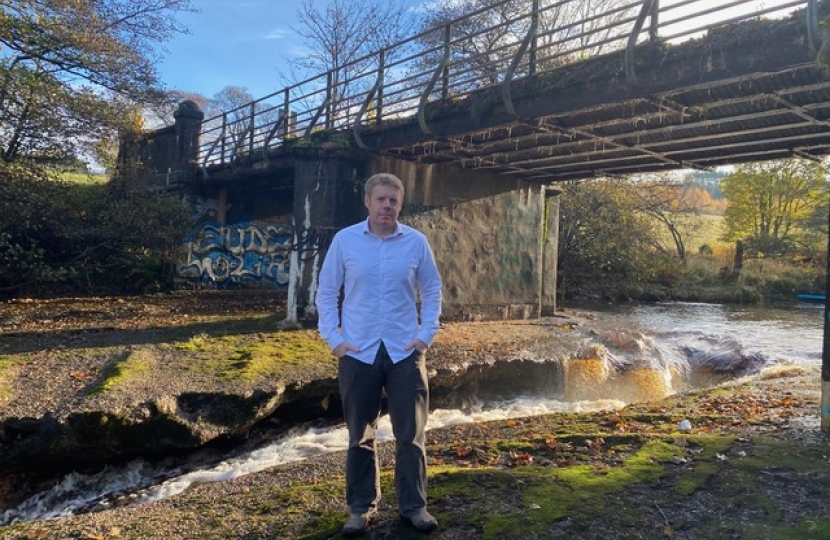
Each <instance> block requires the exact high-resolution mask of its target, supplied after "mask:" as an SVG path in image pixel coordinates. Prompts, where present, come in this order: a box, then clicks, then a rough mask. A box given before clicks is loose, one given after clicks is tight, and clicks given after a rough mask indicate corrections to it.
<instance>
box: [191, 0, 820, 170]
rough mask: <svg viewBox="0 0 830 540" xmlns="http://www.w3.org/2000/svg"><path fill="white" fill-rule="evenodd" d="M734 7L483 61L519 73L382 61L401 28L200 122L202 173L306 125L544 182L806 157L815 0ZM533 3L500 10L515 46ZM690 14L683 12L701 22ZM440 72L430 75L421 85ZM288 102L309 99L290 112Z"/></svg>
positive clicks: (815, 127) (412, 154)
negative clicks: (353, 58) (514, 11)
mask: <svg viewBox="0 0 830 540" xmlns="http://www.w3.org/2000/svg"><path fill="white" fill-rule="evenodd" d="M567 1H568V2H571V1H581V0H567ZM655 1H656V0H655ZM667 1H668V0H667ZM781 1H784V0H781ZM648 2H649V0H646V3H644V4H643V9H644V11H641V13H640V16H641V17H642V16H643V15H644V14H645V13H646V11H645V10H646V8H647V7H648ZM689 2H692V3H693V4H694V3H695V2H698V3H700V2H703V0H689V1H685V0H684V1H674V0H672V1H670V2H669V3H668V5H666V6H663V7H661V8H660V14H661V15H663V14H665V15H669V14H670V13H672V11H671V10H672V9H674V8H677V7H678V6H684V5H685V4H688V3H689ZM749 2H750V0H739V1H738V2H737V3H739V4H740V8H741V9H742V10H744V12H742V14H741V15H740V16H739V17H737V18H734V19H727V20H725V21H723V20H719V21H715V22H713V23H711V24H709V23H705V24H703V26H700V27H699V28H698V31H696V32H695V33H694V34H693V35H694V36H695V37H693V38H689V39H685V40H683V41H677V40H672V39H668V40H663V39H662V38H660V37H659V32H658V29H662V28H664V23H663V22H660V21H662V19H659V17H656V16H652V19H653V20H652V23H653V24H654V28H653V32H652V35H651V37H650V38H649V39H648V40H646V41H640V42H639V45H638V44H637V38H638V35H639V30H637V29H636V28H635V29H634V30H633V31H630V32H629V31H628V30H626V31H620V32H618V33H617V34H615V36H616V37H615V38H614V39H615V40H616V41H615V43H618V44H619V43H622V42H625V41H627V43H628V45H627V46H624V47H622V46H621V47H618V48H616V49H614V48H613V47H612V48H610V49H609V50H612V51H613V52H610V53H606V54H603V55H594V56H591V55H590V54H586V57H587V59H582V60H578V61H572V60H571V58H572V57H573V55H574V54H576V57H581V55H582V54H583V53H586V51H589V49H583V48H579V47H580V46H579V45H577V46H575V47H576V48H575V49H573V51H570V53H569V54H570V55H571V56H562V55H561V54H560V55H559V56H556V55H555V54H554V53H553V52H551V51H547V54H548V56H547V57H546V60H545V61H546V62H547V64H545V63H544V62H543V61H542V60H541V59H540V58H541V56H539V57H538V58H537V55H536V54H533V55H528V54H526V51H525V50H524V49H523V46H524V45H526V44H527V43H530V42H532V43H536V41H532V40H531V41H524V42H521V43H520V41H521V40H519V41H516V42H513V43H512V44H510V46H508V47H504V48H503V50H501V52H500V54H501V55H502V57H500V58H498V59H497V65H498V66H500V67H501V68H503V67H504V66H505V65H508V64H510V63H511V61H512V62H513V64H512V65H513V66H516V65H519V66H521V70H520V71H519V72H515V73H513V72H511V70H510V69H509V68H508V69H505V70H504V71H498V72H497V73H495V72H494V73H490V74H489V75H488V74H487V71H486V70H483V69H478V68H476V69H471V68H469V64H470V63H471V62H482V61H484V60H486V59H487V58H489V56H488V54H489V53H487V54H484V55H483V56H478V57H472V58H470V57H466V56H465V57H462V58H460V59H457V60H455V61H454V62H455V63H453V62H449V63H443V64H442V63H441V62H438V64H437V66H438V68H437V69H436V67H435V62H437V59H436V58H435V54H436V52H437V51H440V48H438V49H434V48H433V49H427V50H426V51H427V52H425V53H423V54H420V53H419V54H411V55H410V56H408V57H406V58H405V59H403V60H396V61H395V62H397V63H396V64H394V65H390V64H388V63H387V64H385V63H384V62H385V61H386V60H388V59H391V58H394V57H395V51H398V53H397V54H399V55H400V54H401V53H400V50H408V49H407V47H416V48H417V47H419V46H422V42H424V40H425V37H424V36H427V37H428V36H429V35H432V34H425V35H422V36H415V37H413V38H411V39H410V40H407V41H405V42H402V43H400V44H396V45H394V46H390V47H389V48H387V49H384V50H382V51H380V52H379V53H378V54H377V55H376V56H377V58H375V57H372V58H369V59H367V61H369V64H372V62H375V61H377V63H378V66H377V69H374V70H373V69H369V68H366V69H364V71H361V72H360V73H359V74H358V75H356V76H355V77H354V78H352V79H350V80H340V81H339V82H334V80H335V79H336V77H334V75H333V74H334V73H335V71H336V70H335V71H331V72H329V73H328V74H326V76H325V77H317V78H313V79H309V81H306V83H305V85H304V84H299V85H295V86H294V87H289V88H286V89H284V91H282V92H281V93H277V94H273V95H272V96H269V97H266V98H263V99H261V100H257V101H255V102H252V103H250V104H247V105H245V106H244V107H241V108H239V109H237V110H235V111H230V112H228V113H223V115H221V116H220V117H216V118H213V119H210V120H207V121H205V123H204V124H203V129H202V144H201V147H200V154H199V161H200V165H201V171H202V178H203V179H206V178H210V179H211V180H212V181H223V179H225V180H228V181H230V180H231V179H232V177H233V176H234V174H235V173H234V172H233V170H235V171H236V172H239V166H243V167H246V168H247V170H248V172H252V173H256V171H257V170H259V171H263V169H264V168H265V165H268V166H269V167H270V168H272V169H273V167H277V168H286V169H290V167H291V160H292V156H293V155H295V154H296V153H297V152H298V151H300V150H299V149H300V148H304V147H308V146H309V145H312V146H313V144H314V143H313V140H312V141H311V142H310V141H309V140H307V139H308V137H309V136H313V135H314V132H315V131H316V130H323V131H324V134H325V133H328V134H329V135H331V134H332V133H335V134H337V137H336V138H338V139H339V140H340V141H341V142H342V141H343V140H346V139H349V140H350V141H351V144H352V145H353V146H359V147H360V148H361V149H362V150H365V151H369V152H373V153H376V154H384V155H391V156H395V157H398V158H401V159H406V160H413V161H417V162H419V163H451V164H455V165H457V166H459V167H462V168H465V169H481V170H486V171H488V172H492V173H496V174H503V175H505V176H506V177H512V178H519V179H522V180H526V181H532V182H545V183H547V182H556V181H562V180H569V179H580V178H590V177H598V176H614V175H629V174H637V173H649V172H654V171H665V170H673V169H681V168H696V169H703V170H710V169H712V168H714V167H716V166H719V165H724V164H735V163H742V162H750V161H764V160H772V159H780V158H787V157H794V156H797V157H803V158H808V159H820V158H821V157H822V156H825V155H827V154H830V123H828V120H830V69H828V67H827V66H828V65H830V52H828V53H827V54H826V55H825V54H824V53H822V52H819V54H818V57H820V58H824V57H825V56H826V57H827V62H826V65H821V62H817V60H816V58H817V53H816V48H818V47H819V46H821V48H822V49H827V50H828V51H830V43H827V44H825V45H821V39H817V37H816V35H817V30H816V26H817V25H816V24H815V19H816V17H817V15H816V14H815V11H814V10H815V9H816V6H815V0H809V2H808V4H807V7H806V8H805V9H801V7H802V6H804V4H803V3H802V2H801V0H793V2H790V3H786V2H785V3H784V4H782V5H781V6H778V7H777V8H775V9H778V10H779V11H778V12H780V10H781V9H793V8H796V9H795V11H792V12H788V13H787V15H786V16H785V17H783V18H766V17H764V16H757V15H756V16H753V13H752V12H750V11H748V10H749V9H750V7H751V4H750V3H749ZM658 4H659V2H658V3H654V4H653V6H654V7H655V8H656V7H657V6H658ZM734 4H735V2H730V3H728V4H726V5H725V6H724V7H727V6H734ZM533 5H534V8H533V10H531V11H528V12H527V13H525V14H523V15H522V16H521V18H518V19H516V21H522V22H525V23H527V24H530V27H529V28H530V29H529V31H528V33H527V34H526V36H527V37H526V39H527V40H530V38H533V40H537V39H538V32H536V31H535V30H534V28H533V25H532V24H531V22H532V21H535V18H537V16H538V17H541V16H542V15H543V14H544V13H549V11H547V12H546V11H544V10H550V9H553V7H554V6H557V5H559V3H550V2H541V3H540V0H534V2H533ZM539 6H547V7H539ZM700 6H702V7H701V9H702V8H703V7H707V6H708V7H707V9H708V10H709V11H714V10H717V9H720V7H711V3H709V4H705V5H704V4H703V3H701V4H700ZM686 7H689V6H686ZM693 7H695V8H697V7H699V6H697V4H695V6H693ZM773 11H774V10H773ZM705 13H706V12H704V14H703V15H700V14H698V15H699V16H701V17H704V18H706V17H707V15H706V14H705ZM473 15H475V14H473ZM473 15H471V16H473ZM683 20H685V19H684V17H679V18H675V21H683ZM626 21H628V19H624V20H621V21H618V23H619V24H620V25H622V26H621V28H623V29H627V28H628V27H627V26H626V24H628V23H627V22H626ZM811 21H812V23H811ZM672 24H673V23H665V28H669V29H671V28H672V27H673V26H672ZM675 26H676V24H675ZM449 28H450V25H448V26H447V33H446V36H447V37H446V40H445V41H444V48H445V50H446V51H450V50H451V49H452V48H453V47H457V46H458V44H459V43H460V42H461V41H462V40H464V39H468V38H465V37H462V38H458V39H454V40H450V37H449V36H450V31H449ZM496 28H498V29H500V28H501V27H500V26H497V27H496ZM523 28H524V27H523ZM437 31H440V33H443V30H442V29H440V28H438V29H437ZM674 35H678V34H674ZM597 39H599V38H597ZM540 46H541V45H540ZM537 52H539V54H540V55H541V53H542V52H543V51H542V50H541V49H540V50H539V51H537ZM563 54H564V53H563ZM430 55H432V56H430ZM528 56H530V60H527V61H525V58H526V57H528ZM563 58H564V60H563ZM511 59H512V60H511ZM445 60H446V59H445ZM554 60H556V62H554V64H556V65H554V64H551V62H553V61H554ZM517 62H518V63H517ZM557 62H558V64H557ZM423 64H427V65H428V67H425V66H424V65H423ZM442 70H443V82H442V83H441V84H437V85H431V84H432V83H436V82H438V81H440V79H441V74H442ZM410 72H412V73H414V74H410ZM430 76H431V77H432V81H431V83H428V82H427V79H429V78H430ZM471 77H472V78H471ZM372 80H375V82H374V87H373V88H372V90H370V91H369V90H367V87H368V86H371V84H370V83H371V82H372ZM442 84H443V86H441V85H442ZM306 86H307V87H308V88H306ZM473 88H478V89H473ZM347 91H349V92H351V93H347ZM336 95H337V96H340V98H339V100H336V101H335V100H332V96H336ZM272 98H273V99H277V100H279V99H280V98H281V99H282V100H283V104H282V106H278V105H275V104H273V103H271V104H269V102H268V99H272ZM303 100H306V101H310V102H313V104H312V105H304V106H303V107H300V106H301V105H302V103H303ZM370 109H371V111H370ZM285 111H291V113H290V114H283V113H284V112H285ZM277 113H279V114H278V115H277ZM275 115H277V116H275ZM343 135H347V137H344V136H343ZM329 138H331V137H329ZM312 139H313V137H312ZM228 168H231V169H233V170H232V171H228Z"/></svg>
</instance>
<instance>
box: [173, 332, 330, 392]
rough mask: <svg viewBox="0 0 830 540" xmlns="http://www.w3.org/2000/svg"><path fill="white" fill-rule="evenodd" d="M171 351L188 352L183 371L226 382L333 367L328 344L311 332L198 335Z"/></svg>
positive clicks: (245, 380)
mask: <svg viewBox="0 0 830 540" xmlns="http://www.w3.org/2000/svg"><path fill="white" fill-rule="evenodd" d="M174 348H175V349H177V350H179V351H185V352H188V353H190V354H189V355H188V356H187V360H186V367H187V369H190V370H193V371H197V372H201V373H205V374H208V375H210V376H213V377H217V378H219V379H221V380H224V381H228V382H250V381H254V380H256V379H259V378H263V377H273V376H278V375H279V374H280V373H282V372H283V371H284V370H285V369H286V368H295V367H298V366H299V367H302V366H317V367H321V366H324V365H326V364H328V363H331V364H332V365H333V364H334V358H333V357H332V356H331V351H329V348H328V345H327V344H326V343H325V342H324V341H323V340H322V339H321V338H320V337H319V335H318V334H317V332H315V331H312V330H297V331H292V332H276V333H257V334H248V335H227V336H218V337H210V336H208V335H205V334H199V335H196V336H194V337H192V338H191V339H189V340H188V341H186V342H180V343H176V344H175V345H174ZM332 369H333V368H332Z"/></svg>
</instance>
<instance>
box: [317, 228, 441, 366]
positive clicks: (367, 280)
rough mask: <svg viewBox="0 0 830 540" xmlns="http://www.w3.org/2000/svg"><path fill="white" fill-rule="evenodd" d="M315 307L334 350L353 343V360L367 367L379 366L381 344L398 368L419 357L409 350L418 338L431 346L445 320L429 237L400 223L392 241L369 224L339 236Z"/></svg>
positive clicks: (326, 264) (324, 270)
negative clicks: (418, 295) (402, 362)
mask: <svg viewBox="0 0 830 540" xmlns="http://www.w3.org/2000/svg"><path fill="white" fill-rule="evenodd" d="M341 286H343V287H344V292H345V296H344V300H343V310H342V317H341V316H339V313H338V299H339V297H340V287H341ZM416 286H417V291H418V293H419V294H420V300H421V324H420V327H419V325H418V307H417V304H416ZM315 304H316V305H317V314H318V317H319V322H318V329H319V331H320V335H321V336H322V337H323V339H325V340H326V343H328V345H329V347H331V349H332V350H334V349H335V348H337V346H338V345H340V344H341V343H343V342H348V343H350V344H352V345H354V346H355V347H358V348H359V351H358V352H349V353H348V355H349V356H352V357H354V358H356V359H358V360H360V361H361V362H365V363H367V364H371V363H373V362H374V360H375V355H376V354H377V352H378V349H379V348H380V344H381V341H383V343H384V344H385V345H386V350H387V352H388V353H389V357H390V358H391V359H392V361H393V362H395V363H397V362H400V361H401V360H403V359H404V358H407V357H408V356H409V355H411V354H412V353H413V352H414V349H411V350H408V351H407V350H404V347H406V345H408V344H409V343H411V342H412V341H413V340H414V339H416V338H417V339H420V340H421V341H423V342H424V343H425V344H426V345H427V346H429V345H431V344H432V341H433V339H434V338H435V334H436V333H437V332H438V327H439V322H438V319H439V317H440V315H441V278H440V276H439V275H438V268H437V267H436V266H435V257H434V256H433V254H432V249H430V247H429V243H428V242H427V239H426V236H424V235H423V233H421V232H420V231H418V230H416V229H413V228H412V227H409V226H407V225H404V224H402V223H396V225H395V231H394V232H393V233H392V235H391V236H389V237H387V238H380V237H379V236H375V235H374V234H372V232H371V231H370V230H369V220H368V219H367V220H366V221H362V222H360V223H356V224H355V225H352V226H350V227H346V228H345V229H343V230H341V231H339V232H338V233H337V234H336V235H335V236H334V239H333V240H332V242H331V246H330V247H329V250H328V253H327V254H326V258H325V260H324V261H323V266H322V268H321V269H320V282H319V286H318V288H317V296H316V299H315Z"/></svg>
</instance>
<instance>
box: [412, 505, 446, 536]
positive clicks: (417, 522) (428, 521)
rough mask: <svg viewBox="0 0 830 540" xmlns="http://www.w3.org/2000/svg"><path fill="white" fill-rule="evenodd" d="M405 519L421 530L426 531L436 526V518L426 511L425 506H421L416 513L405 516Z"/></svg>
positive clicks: (430, 530) (432, 529)
mask: <svg viewBox="0 0 830 540" xmlns="http://www.w3.org/2000/svg"><path fill="white" fill-rule="evenodd" d="M404 519H405V520H407V521H409V522H410V523H412V526H413V527H415V528H416V529H418V530H419V531H421V532H424V533H428V532H432V531H434V530H435V529H437V528H438V520H437V519H435V518H434V517H432V514H430V513H429V512H427V510H426V508H421V509H420V510H418V512H417V513H415V514H413V515H411V516H409V517H405V518H404Z"/></svg>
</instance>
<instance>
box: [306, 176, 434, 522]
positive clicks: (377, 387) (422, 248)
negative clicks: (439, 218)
mask: <svg viewBox="0 0 830 540" xmlns="http://www.w3.org/2000/svg"><path fill="white" fill-rule="evenodd" d="M403 197H404V187H403V183H402V182H401V180H400V179H399V178H398V177H397V176H395V175H392V174H387V173H381V174H376V175H374V176H372V177H371V178H369V180H368V181H367V182H366V186H365V188H364V199H363V202H364V204H365V205H366V208H367V209H368V210H369V217H368V218H367V219H366V221H363V222H360V223H357V224H355V225H352V226H350V227H347V228H345V229H343V230H342V231H340V232H338V233H337V234H336V235H335V236H334V239H333V240H332V243H331V246H330V247H329V250H328V253H327V254H326V258H325V260H324V262H323V266H322V268H321V270H320V282H319V286H318V289H317V297H316V305H317V312H318V316H319V325H318V328H319V331H320V335H321V336H322V337H323V339H325V340H326V342H327V343H328V345H329V347H331V349H332V352H333V354H334V355H335V356H336V357H337V358H338V381H339V384H340V396H341V398H342V401H343V416H344V417H345V420H346V426H347V428H348V431H349V448H348V451H347V454H346V503H347V504H348V507H349V512H350V514H349V518H348V520H347V521H346V524H345V526H344V527H343V534H344V535H345V536H358V535H361V534H363V533H364V532H365V530H366V526H367V525H368V523H369V521H370V520H371V519H372V517H373V516H374V515H375V514H376V512H377V504H378V501H379V500H380V478H379V465H378V459H377V455H376V453H375V431H376V429H377V424H378V420H379V418H380V412H381V397H382V394H383V391H384V390H385V391H386V396H387V400H388V406H389V417H390V420H391V422H392V431H393V433H394V435H395V439H396V448H395V492H396V495H397V499H398V511H399V512H400V515H401V517H403V518H404V519H406V520H408V521H409V522H410V523H412V525H414V526H415V527H416V528H417V529H418V530H420V531H423V532H429V531H432V530H433V529H435V528H436V527H437V526H438V522H437V521H436V520H435V518H434V517H432V516H431V515H430V514H429V512H427V508H426V505H427V494H426V488H427V475H426V449H425V436H424V430H425V427H426V422H427V415H428V413H429V387H428V384H427V374H426V358H425V353H426V350H427V348H428V347H429V346H430V345H431V344H432V341H433V338H434V337H435V334H436V333H437V332H438V326H439V323H438V318H439V316H440V314H441V278H440V277H439V275H438V269H437V268H436V266H435V259H434V257H433V254H432V250H431V248H430V246H429V243H428V242H427V239H426V237H425V236H424V235H423V234H422V233H420V232H419V231H417V230H415V229H413V228H411V227H408V226H406V225H404V224H402V223H398V214H399V213H400V211H401V205H402V204H403ZM341 286H342V287H343V293H344V296H343V304H342V313H338V300H339V297H340V289H341ZM416 287H417V292H418V293H419V295H420V301H421V310H420V319H421V324H420V326H419V324H418V316H419V314H418V307H417V301H416Z"/></svg>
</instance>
